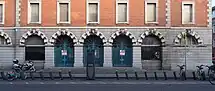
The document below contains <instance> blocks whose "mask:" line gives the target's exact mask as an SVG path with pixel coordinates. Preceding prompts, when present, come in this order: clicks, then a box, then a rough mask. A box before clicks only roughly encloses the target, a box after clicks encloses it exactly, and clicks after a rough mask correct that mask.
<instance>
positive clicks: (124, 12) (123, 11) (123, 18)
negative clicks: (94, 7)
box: [116, 3, 128, 23]
mask: <svg viewBox="0 0 215 91" xmlns="http://www.w3.org/2000/svg"><path fill="white" fill-rule="evenodd" d="M117 7H118V9H117V14H116V15H117V23H127V22H128V8H127V3H118V6H117Z"/></svg>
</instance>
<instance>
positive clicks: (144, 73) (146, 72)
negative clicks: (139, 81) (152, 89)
mask: <svg viewBox="0 0 215 91" xmlns="http://www.w3.org/2000/svg"><path fill="white" fill-rule="evenodd" d="M144 74H145V78H146V80H148V76H147V72H144Z"/></svg>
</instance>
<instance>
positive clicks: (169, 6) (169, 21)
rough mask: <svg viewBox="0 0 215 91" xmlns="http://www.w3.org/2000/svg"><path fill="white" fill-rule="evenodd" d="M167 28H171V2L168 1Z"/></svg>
mask: <svg viewBox="0 0 215 91" xmlns="http://www.w3.org/2000/svg"><path fill="white" fill-rule="evenodd" d="M166 26H168V27H169V26H171V1H170V0H166Z"/></svg>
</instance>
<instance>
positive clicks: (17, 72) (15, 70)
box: [6, 59, 36, 81]
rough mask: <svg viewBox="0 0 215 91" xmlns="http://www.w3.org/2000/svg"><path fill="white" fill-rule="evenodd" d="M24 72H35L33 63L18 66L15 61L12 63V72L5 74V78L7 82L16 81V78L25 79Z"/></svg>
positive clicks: (17, 62)
mask: <svg viewBox="0 0 215 91" xmlns="http://www.w3.org/2000/svg"><path fill="white" fill-rule="evenodd" d="M26 71H30V72H35V71H36V69H35V68H34V64H33V62H31V61H29V62H28V63H25V64H19V61H18V60H17V59H15V60H14V61H13V67H12V71H9V72H7V74H6V76H7V79H8V80H9V81H12V80H15V79H18V78H24V79H26V78H27V75H26Z"/></svg>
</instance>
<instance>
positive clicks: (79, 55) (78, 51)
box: [74, 44, 84, 67]
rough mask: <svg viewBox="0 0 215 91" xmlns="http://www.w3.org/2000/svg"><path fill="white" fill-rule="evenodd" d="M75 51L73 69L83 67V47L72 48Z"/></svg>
mask: <svg viewBox="0 0 215 91" xmlns="http://www.w3.org/2000/svg"><path fill="white" fill-rule="evenodd" d="M74 49H75V58H74V59H75V60H74V61H75V62H74V67H83V66H84V64H83V46H82V45H80V44H79V45H78V46H75V47H74Z"/></svg>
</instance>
